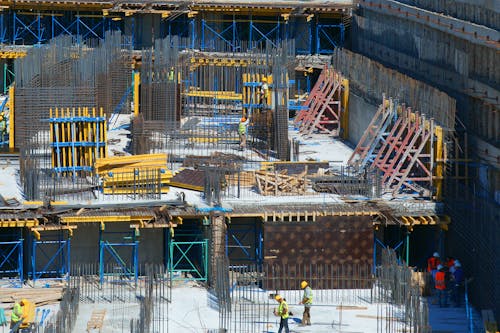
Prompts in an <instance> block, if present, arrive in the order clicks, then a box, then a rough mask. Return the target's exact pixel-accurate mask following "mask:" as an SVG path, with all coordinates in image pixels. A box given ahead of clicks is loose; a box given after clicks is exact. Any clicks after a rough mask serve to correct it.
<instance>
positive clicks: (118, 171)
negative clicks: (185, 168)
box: [95, 154, 172, 194]
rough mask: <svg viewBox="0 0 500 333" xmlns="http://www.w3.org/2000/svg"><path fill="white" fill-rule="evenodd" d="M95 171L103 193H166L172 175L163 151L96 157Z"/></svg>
mask: <svg viewBox="0 0 500 333" xmlns="http://www.w3.org/2000/svg"><path fill="white" fill-rule="evenodd" d="M95 171H96V173H97V174H98V175H99V177H100V178H101V180H102V187H103V193H104V194H147V193H149V192H151V193H160V192H161V193H167V192H168V186H169V183H170V179H171V178H172V172H171V171H170V170H169V169H168V168H167V154H144V155H132V156H114V157H107V158H100V159H97V161H96V163H95Z"/></svg>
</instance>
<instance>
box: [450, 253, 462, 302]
mask: <svg viewBox="0 0 500 333" xmlns="http://www.w3.org/2000/svg"><path fill="white" fill-rule="evenodd" d="M452 280H453V281H452V283H453V305H454V306H456V307H459V306H461V305H462V298H463V296H462V295H463V289H464V271H463V270H462V264H461V263H460V262H459V261H458V259H457V260H455V265H454V270H453V273H452Z"/></svg>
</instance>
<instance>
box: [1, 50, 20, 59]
mask: <svg viewBox="0 0 500 333" xmlns="http://www.w3.org/2000/svg"><path fill="white" fill-rule="evenodd" d="M24 56H26V51H24V50H23V51H21V50H19V51H7V50H0V59H18V58H23V57H24Z"/></svg>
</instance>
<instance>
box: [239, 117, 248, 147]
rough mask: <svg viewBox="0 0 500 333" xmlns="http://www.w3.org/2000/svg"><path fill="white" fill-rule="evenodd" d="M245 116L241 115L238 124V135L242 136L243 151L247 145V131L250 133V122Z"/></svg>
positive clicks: (241, 145)
mask: <svg viewBox="0 0 500 333" xmlns="http://www.w3.org/2000/svg"><path fill="white" fill-rule="evenodd" d="M249 121H250V119H247V118H246V117H245V116H243V117H241V119H240V123H239V125H238V135H239V136H240V150H241V151H243V150H245V148H246V147H247V133H248V122H249Z"/></svg>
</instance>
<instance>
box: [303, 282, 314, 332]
mask: <svg viewBox="0 0 500 333" xmlns="http://www.w3.org/2000/svg"><path fill="white" fill-rule="evenodd" d="M300 288H301V289H304V296H302V301H301V302H300V304H304V313H303V314H302V326H305V325H311V305H312V301H313V294H312V289H311V287H310V286H309V284H308V283H307V281H302V282H301V283H300Z"/></svg>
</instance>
